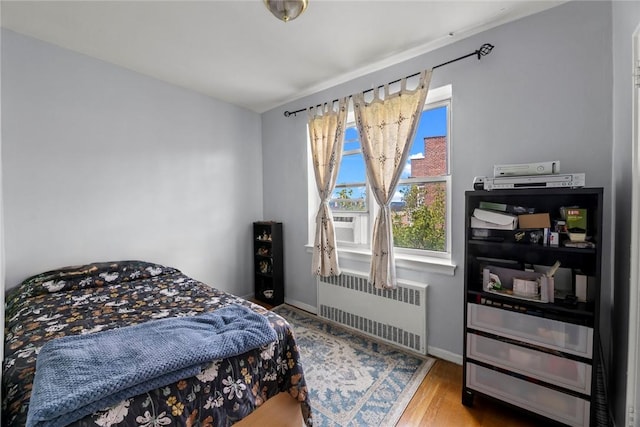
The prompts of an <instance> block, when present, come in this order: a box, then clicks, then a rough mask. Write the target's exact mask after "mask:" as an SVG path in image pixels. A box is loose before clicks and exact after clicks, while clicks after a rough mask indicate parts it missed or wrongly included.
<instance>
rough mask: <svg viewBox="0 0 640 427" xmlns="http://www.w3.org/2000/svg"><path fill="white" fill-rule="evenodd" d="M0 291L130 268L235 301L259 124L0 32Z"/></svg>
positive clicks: (245, 268)
mask: <svg viewBox="0 0 640 427" xmlns="http://www.w3.org/2000/svg"><path fill="white" fill-rule="evenodd" d="M2 89H3V90H2V136H3V145H2V172H3V175H4V216H5V218H4V219H5V239H4V240H5V249H6V278H7V285H6V286H7V287H8V288H10V287H12V286H15V285H17V284H18V283H19V282H20V281H21V280H23V279H24V278H26V277H27V276H29V275H31V274H35V273H38V272H42V271H44V270H46V269H50V268H56V267H61V266H64V265H75V264H81V263H85V262H92V261H101V260H103V261H106V260H122V259H143V260H148V261H153V262H158V263H161V264H165V265H171V266H175V267H177V268H179V269H181V270H182V271H184V272H185V273H187V274H188V275H190V276H192V277H194V278H196V279H199V280H202V281H204V282H205V283H207V284H210V285H213V286H216V287H219V288H221V289H224V290H227V291H231V292H233V293H236V294H239V295H247V294H250V293H251V290H252V289H253V279H252V276H251V274H250V273H251V263H250V262H249V261H248V260H250V259H251V245H250V241H251V237H250V226H251V222H252V221H254V220H256V219H262V188H261V181H262V163H261V161H262V154H261V153H262V151H261V122H260V116H259V115H258V114H256V113H253V112H250V111H248V110H244V109H241V108H239V107H235V106H232V105H229V104H226V103H223V102H220V101H217V100H214V99H211V98H209V97H206V96H204V95H200V94H197V93H195V92H190V91H187V90H184V89H181V88H178V87H175V86H171V85H169V84H165V83H163V82H160V81H157V80H154V79H151V78H148V77H145V76H142V75H139V74H137V73H134V72H131V71H128V70H125V69H123V68H120V67H116V66H113V65H110V64H107V63H105V62H102V61H99V60H96V59H92V58H90V57H87V56H84V55H80V54H77V53H73V52H71V51H68V50H65V49H61V48H59V47H56V46H53V45H51V44H47V43H44V42H40V41H37V40H35V39H32V38H28V37H25V36H22V35H19V34H17V33H14V32H11V31H8V30H3V33H2Z"/></svg>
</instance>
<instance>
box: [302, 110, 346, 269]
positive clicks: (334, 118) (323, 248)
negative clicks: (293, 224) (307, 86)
mask: <svg viewBox="0 0 640 427" xmlns="http://www.w3.org/2000/svg"><path fill="white" fill-rule="evenodd" d="M346 120H347V98H342V99H341V100H339V101H338V111H337V112H336V111H335V110H334V109H333V104H331V105H327V104H325V105H324V106H323V108H322V109H321V110H320V111H318V109H314V108H310V109H309V139H310V143H311V155H312V158H313V171H314V173H315V177H316V187H317V189H318V195H319V196H320V208H319V209H318V214H317V215H316V234H315V241H314V248H313V260H312V265H311V272H312V273H313V274H315V275H316V276H325V277H326V276H338V275H340V266H339V264H338V254H337V252H336V235H335V231H334V228H333V216H332V214H331V209H330V208H329V199H330V198H331V193H332V192H333V188H334V187H335V185H336V179H337V177H338V168H339V167H340V160H341V159H342V146H343V144H344V127H345V122H346Z"/></svg>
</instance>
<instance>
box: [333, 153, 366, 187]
mask: <svg viewBox="0 0 640 427" xmlns="http://www.w3.org/2000/svg"><path fill="white" fill-rule="evenodd" d="M366 175H367V174H366V172H365V169H364V157H363V156H362V153H357V154H349V155H343V156H342V162H340V169H338V178H337V181H336V184H337V185H340V184H351V183H355V182H358V183H364V182H366Z"/></svg>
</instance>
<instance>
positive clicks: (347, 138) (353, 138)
mask: <svg viewBox="0 0 640 427" xmlns="http://www.w3.org/2000/svg"><path fill="white" fill-rule="evenodd" d="M359 149H360V138H359V136H358V129H357V128H356V127H355V126H351V127H348V128H347V129H345V131H344V147H343V149H342V150H343V151H351V150H359Z"/></svg>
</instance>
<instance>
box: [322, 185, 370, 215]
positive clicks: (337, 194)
mask: <svg viewBox="0 0 640 427" xmlns="http://www.w3.org/2000/svg"><path fill="white" fill-rule="evenodd" d="M366 195H367V187H366V186H364V185H355V184H354V185H343V186H340V187H338V186H336V188H334V190H333V193H331V200H330V202H329V207H330V208H331V209H332V210H340V211H356V212H366V210H367V197H366Z"/></svg>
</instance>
